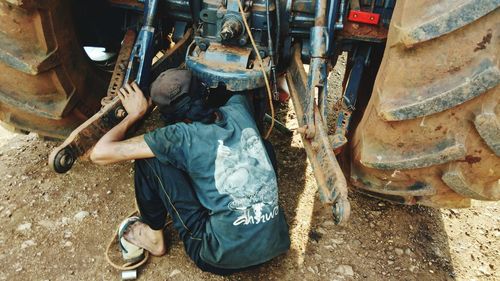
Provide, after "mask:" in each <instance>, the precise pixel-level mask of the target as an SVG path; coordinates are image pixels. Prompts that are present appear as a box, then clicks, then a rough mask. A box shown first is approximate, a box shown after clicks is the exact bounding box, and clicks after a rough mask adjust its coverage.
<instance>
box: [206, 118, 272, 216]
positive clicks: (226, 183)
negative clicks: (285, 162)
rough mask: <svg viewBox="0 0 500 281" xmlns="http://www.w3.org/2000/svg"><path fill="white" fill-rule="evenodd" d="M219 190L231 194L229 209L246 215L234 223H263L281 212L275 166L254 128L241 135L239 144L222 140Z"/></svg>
mask: <svg viewBox="0 0 500 281" xmlns="http://www.w3.org/2000/svg"><path fill="white" fill-rule="evenodd" d="M214 178H215V187H216V188H217V190H218V191H219V193H220V194H229V195H230V196H231V198H232V199H233V201H231V203H229V206H228V207H229V209H231V210H239V211H240V212H242V213H243V214H242V215H241V216H240V217H238V218H237V219H236V220H235V221H234V222H233V224H234V225H240V224H259V223H263V222H266V221H269V220H271V219H272V218H274V217H275V216H276V215H277V213H278V190H277V183H276V177H275V175H274V171H273V167H272V166H271V163H270V161H269V159H268V158H267V156H266V150H265V149H264V146H263V145H262V142H261V140H260V137H259V135H258V134H257V132H256V131H255V130H254V129H252V128H246V129H244V130H243V131H242V132H241V138H240V143H239V145H236V146H234V147H228V146H225V145H224V143H223V141H222V140H219V146H218V148H217V157H216V160H215V175H214Z"/></svg>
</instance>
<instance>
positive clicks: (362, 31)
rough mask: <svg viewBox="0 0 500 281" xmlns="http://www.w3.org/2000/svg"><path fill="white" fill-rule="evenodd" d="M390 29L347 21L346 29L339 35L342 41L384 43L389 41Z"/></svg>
mask: <svg viewBox="0 0 500 281" xmlns="http://www.w3.org/2000/svg"><path fill="white" fill-rule="evenodd" d="M388 31H389V29H388V28H387V27H384V26H381V25H369V24H362V23H355V22H350V21H347V22H345V24H344V28H343V29H342V30H340V31H339V32H338V33H337V36H338V37H339V38H342V39H352V40H360V41H368V42H383V41H385V40H386V39H387V33H388Z"/></svg>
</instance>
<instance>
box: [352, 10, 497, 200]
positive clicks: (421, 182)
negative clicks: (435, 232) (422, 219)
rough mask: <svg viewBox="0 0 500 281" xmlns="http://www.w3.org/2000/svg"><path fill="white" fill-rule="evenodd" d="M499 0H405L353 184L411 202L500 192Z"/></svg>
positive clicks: (358, 134)
mask: <svg viewBox="0 0 500 281" xmlns="http://www.w3.org/2000/svg"><path fill="white" fill-rule="evenodd" d="M499 6H500V1H498V0H480V1H478V0H461V1H455V0H446V1H430V0H428V1H409V0H406V1H404V0H399V1H397V4H396V7H395V10H394V14H393V18H392V21H391V24H390V28H389V35H388V40H387V45H386V49H385V51H384V56H383V60H382V63H381V65H380V69H379V71H378V74H377V78H376V81H375V85H374V87H373V93H372V95H371V98H370V101H369V102H368V105H367V107H366V110H365V113H364V115H363V118H362V120H361V121H360V123H359V125H358V126H357V128H356V131H355V134H354V137H353V139H352V141H351V151H352V155H351V159H352V162H351V171H350V178H351V182H352V183H353V185H355V186H356V187H358V188H359V190H360V191H361V192H363V193H366V194H368V195H371V196H374V197H378V198H382V199H387V200H391V201H395V202H398V203H403V204H422V205H427V206H432V207H454V208H455V207H468V206H470V202H471V199H478V200H500V104H499V101H500V86H499V83H500V8H499Z"/></svg>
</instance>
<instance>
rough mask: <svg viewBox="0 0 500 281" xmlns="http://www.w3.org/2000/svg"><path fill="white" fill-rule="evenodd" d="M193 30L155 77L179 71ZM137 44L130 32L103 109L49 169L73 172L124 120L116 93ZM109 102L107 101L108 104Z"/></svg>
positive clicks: (167, 56) (54, 155) (70, 140)
mask: <svg viewBox="0 0 500 281" xmlns="http://www.w3.org/2000/svg"><path fill="white" fill-rule="evenodd" d="M192 34H193V30H192V29H188V30H187V31H186V33H185V34H184V36H183V37H182V39H181V40H179V42H177V43H176V44H175V45H174V46H173V47H172V48H170V49H168V50H167V52H166V53H165V54H164V55H163V56H162V57H161V59H160V60H158V61H157V62H156V63H155V64H154V65H153V66H152V70H151V71H152V72H153V77H155V73H158V71H160V70H166V69H168V68H172V67H177V66H178V65H179V63H180V60H179V59H175V57H176V56H182V54H183V53H184V52H185V51H186V49H187V45H188V44H189V42H191V40H190V39H191V38H192ZM134 42H135V32H134V31H128V32H127V34H126V35H125V38H124V40H123V45H122V49H121V50H120V53H119V55H118V60H117V62H116V65H115V69H114V71H113V76H112V77H111V82H110V84H109V88H108V94H107V95H106V97H105V98H104V99H103V108H101V110H99V112H97V113H96V114H95V115H94V116H92V117H91V118H90V119H88V120H87V121H86V122H85V123H83V124H81V125H80V126H79V127H78V128H76V129H75V130H74V131H73V132H72V133H71V134H70V135H69V137H68V138H67V139H66V140H65V141H64V142H63V143H62V144H61V145H60V146H58V147H56V148H55V149H54V150H53V151H52V153H51V154H50V156H49V165H50V167H52V169H54V170H55V171H56V172H58V173H65V172H67V171H69V169H71V167H72V166H73V164H74V162H75V161H76V159H77V158H79V157H83V158H87V157H88V154H89V151H90V149H91V148H92V147H93V146H94V145H95V143H96V142H97V141H98V140H99V139H100V138H101V137H102V136H103V135H104V134H106V133H107V132H108V131H109V130H111V128H113V127H114V126H115V125H116V124H118V123H119V122H120V121H121V120H122V119H123V117H125V114H126V113H125V112H124V109H123V107H122V105H121V101H120V99H119V98H118V97H117V91H118V90H119V89H120V87H121V86H122V85H123V81H124V78H125V72H126V71H127V69H126V65H127V64H128V61H129V58H130V54H131V53H132V48H133V46H134ZM105 100H106V101H105Z"/></svg>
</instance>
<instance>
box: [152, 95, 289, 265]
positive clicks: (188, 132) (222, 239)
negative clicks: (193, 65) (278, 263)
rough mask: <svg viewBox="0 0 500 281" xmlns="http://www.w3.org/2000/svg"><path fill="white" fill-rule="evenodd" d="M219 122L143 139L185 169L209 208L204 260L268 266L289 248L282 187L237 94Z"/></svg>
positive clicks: (158, 154) (173, 127)
mask: <svg viewBox="0 0 500 281" xmlns="http://www.w3.org/2000/svg"><path fill="white" fill-rule="evenodd" d="M220 112H221V114H222V116H223V117H222V118H221V120H220V121H216V122H215V123H214V124H208V125H207V124H202V123H198V122H194V123H191V124H186V123H176V124H173V125H170V126H166V127H164V128H160V129H157V130H155V131H153V132H150V133H148V134H146V135H145V136H144V139H145V141H146V143H147V144H148V146H149V147H150V148H151V150H152V151H153V153H154V154H155V156H156V157H157V158H158V159H159V160H160V161H161V162H164V163H169V164H171V165H173V166H175V167H177V168H179V169H181V170H183V171H186V172H187V173H188V174H189V176H190V177H191V179H192V181H193V187H194V190H195V192H196V195H197V197H198V199H199V200H200V203H201V204H202V205H203V206H204V207H205V208H206V209H208V210H209V214H210V217H209V220H208V222H207V223H206V228H205V232H204V234H203V245H202V249H201V252H200V257H201V259H203V260H204V261H205V262H207V263H209V264H212V265H214V266H217V267H221V268H244V267H248V266H252V265H256V264H260V263H263V262H265V261H268V260H270V259H272V258H273V257H275V256H277V255H279V254H282V253H284V252H286V251H287V250H288V248H289V247H290V239H289V236H288V225H287V224H286V221H285V218H284V215H283V212H282V210H280V207H279V205H278V186H277V182H276V175H275V173H274V170H273V167H272V165H271V161H270V160H269V157H268V155H267V153H266V150H265V149H264V146H263V143H262V139H261V138H260V136H259V134H258V130H257V128H256V125H255V122H254V120H253V118H252V116H251V114H250V112H249V105H248V102H247V100H246V98H245V97H244V96H242V95H234V96H232V97H231V98H230V99H229V101H228V102H227V104H226V105H225V106H223V107H221V108H220Z"/></svg>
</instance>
